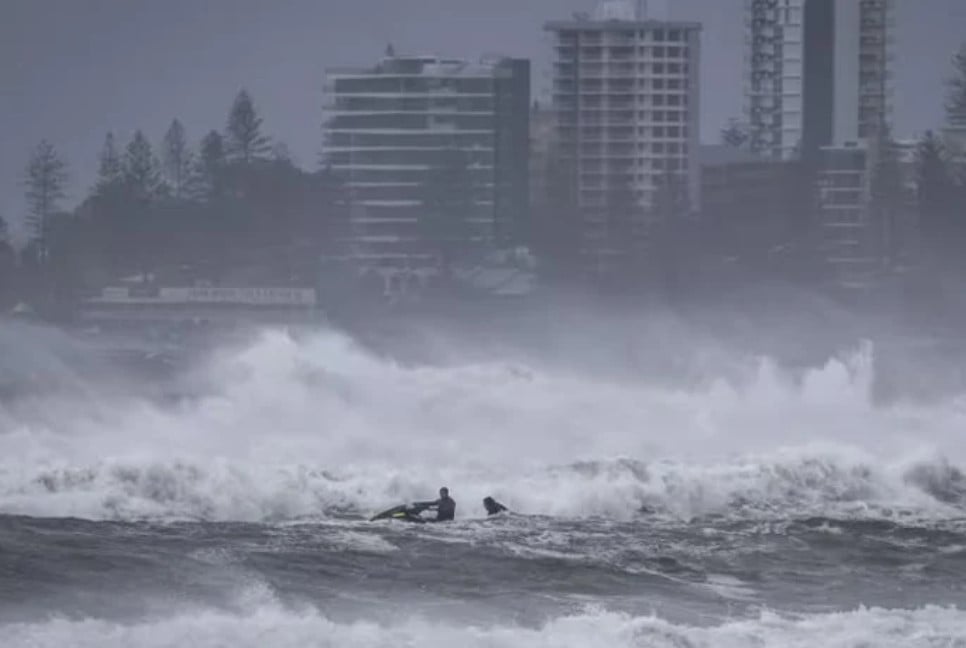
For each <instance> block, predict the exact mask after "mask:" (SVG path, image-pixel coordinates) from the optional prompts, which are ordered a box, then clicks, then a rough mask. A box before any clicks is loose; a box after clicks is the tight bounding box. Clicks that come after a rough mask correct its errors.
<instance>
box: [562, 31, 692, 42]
mask: <svg viewBox="0 0 966 648" xmlns="http://www.w3.org/2000/svg"><path fill="white" fill-rule="evenodd" d="M558 33H559V39H560V43H561V44H564V45H566V44H570V43H576V42H577V41H578V40H579V41H580V42H581V43H583V44H588V43H599V42H603V41H604V39H603V35H604V34H605V33H606V34H607V36H608V37H610V38H609V40H608V41H607V42H609V43H613V42H615V41H616V42H619V43H633V42H637V41H643V42H655V43H661V42H670V43H678V42H683V41H686V40H687V34H688V32H687V31H686V30H683V29H641V30H631V29H627V30H624V29H621V30H616V29H614V30H607V31H606V32H604V31H584V30H576V29H574V30H571V29H563V30H560V31H559V32H558Z"/></svg>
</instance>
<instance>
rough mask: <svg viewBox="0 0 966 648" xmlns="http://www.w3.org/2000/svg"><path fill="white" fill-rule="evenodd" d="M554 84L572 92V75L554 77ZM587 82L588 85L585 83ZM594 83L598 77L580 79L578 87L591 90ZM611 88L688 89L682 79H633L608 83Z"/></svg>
mask: <svg viewBox="0 0 966 648" xmlns="http://www.w3.org/2000/svg"><path fill="white" fill-rule="evenodd" d="M554 83H555V85H556V87H557V88H558V89H559V90H563V91H565V92H573V84H574V79H573V77H569V76H558V77H557V78H556V79H555V82H554ZM586 84H589V85H586ZM595 84H603V81H601V80H600V79H581V80H580V89H581V91H583V90H585V89H586V90H593V89H594V88H595V87H597V86H596V85H595ZM610 88H611V89H621V90H625V91H626V90H643V91H645V92H647V91H659V92H663V91H670V92H675V91H677V92H681V91H685V90H687V89H688V84H687V82H686V81H685V80H684V79H634V80H633V81H631V82H626V81H625V82H616V83H615V82H613V81H611V83H610Z"/></svg>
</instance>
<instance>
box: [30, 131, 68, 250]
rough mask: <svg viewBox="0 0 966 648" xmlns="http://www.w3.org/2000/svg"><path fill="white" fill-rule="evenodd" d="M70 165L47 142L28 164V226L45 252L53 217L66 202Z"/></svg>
mask: <svg viewBox="0 0 966 648" xmlns="http://www.w3.org/2000/svg"><path fill="white" fill-rule="evenodd" d="M66 184H67V165H66V164H65V163H64V161H63V160H62V159H61V158H60V157H59V156H58V155H57V151H55V150H54V147H53V146H52V145H51V144H50V143H49V142H47V141H46V140H44V141H42V142H40V144H39V145H38V146H37V149H36V150H35V151H34V154H33V156H32V157H31V158H30V162H29V163H28V164H27V170H26V177H25V178H24V186H25V187H26V192H25V194H24V196H25V197H26V199H27V226H28V228H29V229H30V234H31V237H32V238H33V240H34V241H35V242H37V243H38V245H39V247H40V250H41V252H42V251H43V249H44V246H45V245H46V242H47V229H48V227H49V225H50V217H51V215H52V214H54V213H55V212H56V211H57V204H58V202H59V201H61V200H63V199H64V186H65V185H66Z"/></svg>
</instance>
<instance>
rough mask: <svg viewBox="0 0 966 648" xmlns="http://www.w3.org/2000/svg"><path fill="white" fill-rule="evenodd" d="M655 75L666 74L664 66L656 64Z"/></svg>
mask: <svg viewBox="0 0 966 648" xmlns="http://www.w3.org/2000/svg"><path fill="white" fill-rule="evenodd" d="M654 74H664V64H663V63H655V64H654Z"/></svg>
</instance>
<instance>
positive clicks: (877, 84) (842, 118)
mask: <svg viewBox="0 0 966 648" xmlns="http://www.w3.org/2000/svg"><path fill="white" fill-rule="evenodd" d="M893 5H894V0H745V24H746V50H745V99H746V103H745V106H746V117H747V120H748V123H749V126H750V135H751V147H752V149H753V150H754V151H756V152H758V153H760V154H762V155H764V156H766V157H771V158H776V159H788V158H791V157H793V156H794V155H795V154H796V153H797V152H802V153H813V152H815V151H817V150H818V149H820V148H822V147H825V146H840V145H844V144H845V143H848V142H857V141H860V140H864V139H865V140H868V139H873V138H874V137H875V136H876V135H877V134H878V133H879V132H881V130H882V129H883V128H884V127H886V126H887V125H888V124H889V121H890V118H891V94H892V83H891V82H892V76H891V69H890V68H891V62H892V48H893V42H894V37H893V28H894V20H895V17H894V6H893Z"/></svg>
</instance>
